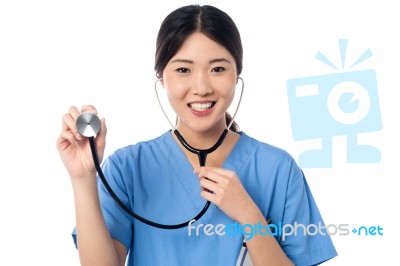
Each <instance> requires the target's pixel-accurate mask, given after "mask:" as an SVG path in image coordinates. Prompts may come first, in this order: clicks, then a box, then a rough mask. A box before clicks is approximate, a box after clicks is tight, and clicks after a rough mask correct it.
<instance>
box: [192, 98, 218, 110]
mask: <svg viewBox="0 0 400 266" xmlns="http://www.w3.org/2000/svg"><path fill="white" fill-rule="evenodd" d="M215 103H216V102H215V101H208V102H191V103H188V106H189V108H190V109H192V110H194V111H197V112H204V111H207V110H209V109H211V108H213V107H214V105H215Z"/></svg>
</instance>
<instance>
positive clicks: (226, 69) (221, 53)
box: [162, 32, 237, 132]
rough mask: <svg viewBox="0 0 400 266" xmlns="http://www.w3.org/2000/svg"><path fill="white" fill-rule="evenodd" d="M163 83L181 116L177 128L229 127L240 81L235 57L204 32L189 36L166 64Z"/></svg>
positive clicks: (177, 112) (200, 129) (205, 128)
mask: <svg viewBox="0 0 400 266" xmlns="http://www.w3.org/2000/svg"><path fill="white" fill-rule="evenodd" d="M162 76H163V80H162V84H163V86H164V88H165V89H166V91H167V95H168V99H169V102H170V104H171V106H172V108H173V109H174V111H175V113H176V114H177V116H178V125H177V128H178V130H188V129H190V130H194V131H196V132H207V131H210V130H220V128H226V122H225V112H226V110H227V109H228V107H229V105H230V104H231V102H232V100H233V97H234V93H235V87H236V82H237V71H236V63H235V60H234V58H233V56H232V55H231V54H230V53H229V52H228V50H226V49H225V48H224V47H223V46H221V45H220V44H218V43H216V42H214V41H213V40H211V39H209V38H208V37H207V36H205V35H204V34H202V33H199V32H196V33H193V34H192V35H190V36H189V37H188V38H187V39H186V41H185V42H184V43H183V45H182V47H181V48H180V50H178V52H177V53H176V54H175V55H174V56H173V57H172V58H171V60H170V61H169V62H168V64H167V65H166V67H165V69H164V71H163V73H162Z"/></svg>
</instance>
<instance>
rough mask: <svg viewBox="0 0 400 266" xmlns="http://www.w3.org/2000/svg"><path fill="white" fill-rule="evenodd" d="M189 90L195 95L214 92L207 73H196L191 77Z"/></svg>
mask: <svg viewBox="0 0 400 266" xmlns="http://www.w3.org/2000/svg"><path fill="white" fill-rule="evenodd" d="M191 91H192V93H193V94H195V95H199V96H207V95H210V94H212V93H213V92H214V90H213V88H212V86H211V82H210V80H209V79H208V77H207V75H204V74H198V75H196V76H195V77H193V82H192V86H191Z"/></svg>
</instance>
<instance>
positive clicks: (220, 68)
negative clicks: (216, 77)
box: [211, 67, 225, 73]
mask: <svg viewBox="0 0 400 266" xmlns="http://www.w3.org/2000/svg"><path fill="white" fill-rule="evenodd" d="M223 71H225V68H224V67H214V68H213V69H212V70H211V72H217V73H220V72H223Z"/></svg>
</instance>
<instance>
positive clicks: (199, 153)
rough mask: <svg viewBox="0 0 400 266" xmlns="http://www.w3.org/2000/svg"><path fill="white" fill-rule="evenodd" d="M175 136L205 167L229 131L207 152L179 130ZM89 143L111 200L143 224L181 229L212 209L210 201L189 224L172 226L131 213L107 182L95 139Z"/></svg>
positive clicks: (96, 166)
mask: <svg viewBox="0 0 400 266" xmlns="http://www.w3.org/2000/svg"><path fill="white" fill-rule="evenodd" d="M174 133H175V135H176V136H177V138H178V140H179V141H180V142H181V143H182V145H183V146H184V147H185V148H186V149H187V150H189V151H190V152H192V153H195V154H197V156H198V157H199V163H200V166H205V164H206V159H207V155H208V154H209V153H211V152H213V151H215V150H216V149H217V148H218V147H219V146H220V145H221V144H222V142H223V141H224V139H225V137H226V135H227V133H228V130H227V129H225V130H224V132H223V133H222V135H221V136H220V137H219V139H218V141H217V143H215V145H214V146H212V147H211V148H209V149H206V150H199V149H195V148H193V147H192V146H190V145H189V144H188V143H187V142H186V140H185V139H184V138H183V137H182V135H181V134H180V133H179V132H178V130H174ZM89 143H90V150H91V152H92V157H93V162H94V166H95V168H96V170H97V173H98V175H99V178H100V180H101V182H102V183H103V185H104V187H105V188H106V190H107V192H108V193H109V194H110V196H111V198H112V199H113V200H114V201H115V202H116V203H117V204H118V206H119V207H121V209H122V210H123V211H125V212H126V213H128V214H129V215H131V216H132V217H134V218H135V219H137V220H139V221H141V222H142V223H145V224H147V225H150V226H153V227H157V228H161V229H179V228H183V227H186V226H188V224H189V223H190V222H192V221H197V220H199V219H200V218H201V217H202V216H203V215H204V214H205V213H206V211H207V210H208V207H210V201H207V202H206V204H205V205H204V207H203V209H202V210H201V212H199V213H198V214H197V215H196V216H195V217H194V218H192V219H190V220H189V221H187V222H184V223H180V224H172V225H167V224H160V223H156V222H153V221H150V220H147V219H146V218H143V217H142V216H140V215H138V214H136V213H134V212H133V211H131V210H130V209H129V208H128V207H127V206H126V205H125V204H124V203H123V202H122V201H121V200H120V199H119V198H118V196H117V195H116V194H115V192H114V191H113V190H112V188H111V187H110V185H109V184H108V182H107V179H106V177H105V176H104V173H103V171H102V169H101V167H100V163H99V158H98V156H97V152H96V145H95V143H94V137H89Z"/></svg>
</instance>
